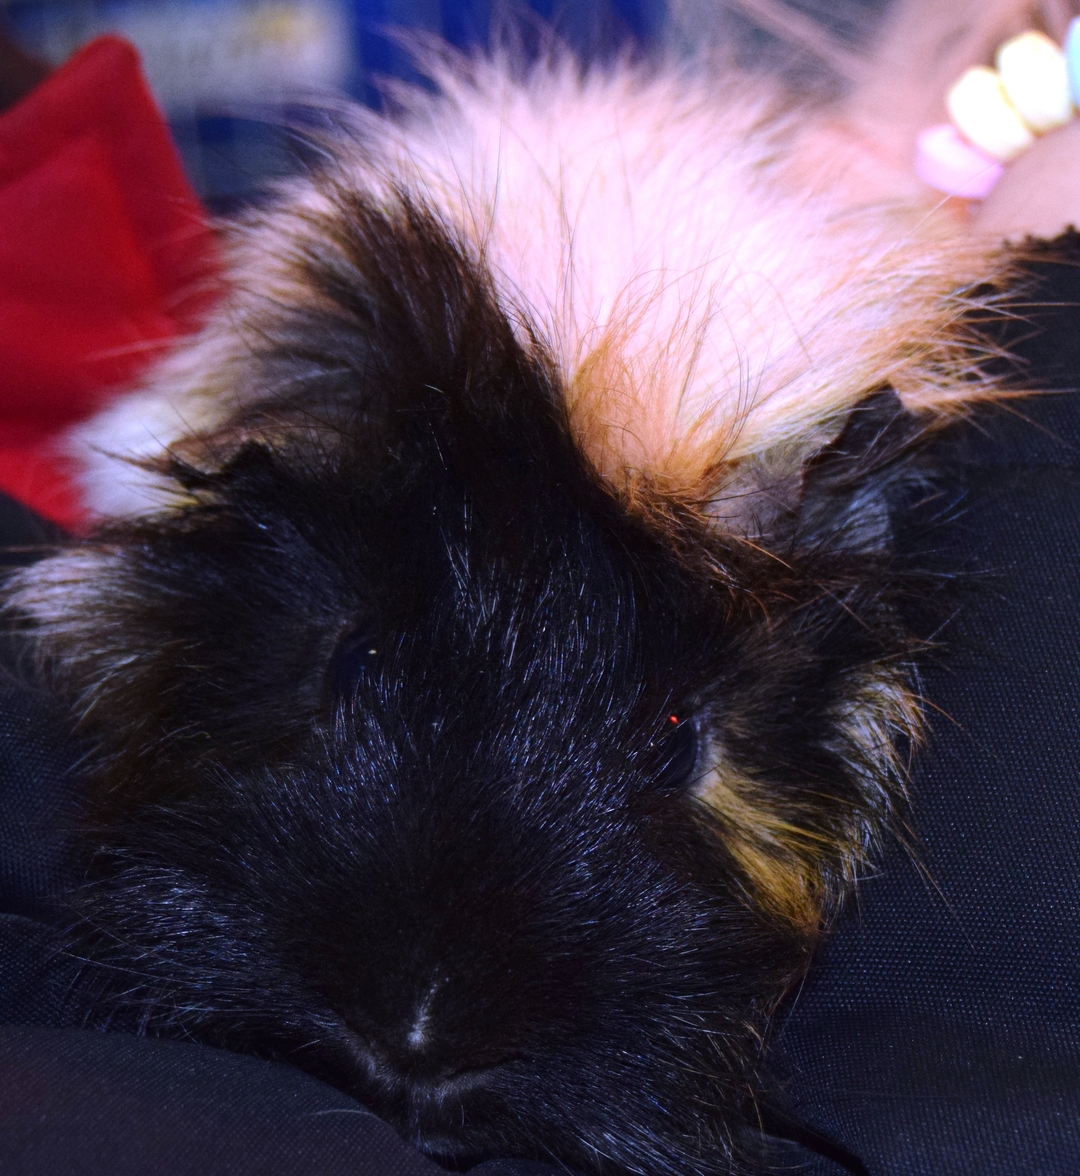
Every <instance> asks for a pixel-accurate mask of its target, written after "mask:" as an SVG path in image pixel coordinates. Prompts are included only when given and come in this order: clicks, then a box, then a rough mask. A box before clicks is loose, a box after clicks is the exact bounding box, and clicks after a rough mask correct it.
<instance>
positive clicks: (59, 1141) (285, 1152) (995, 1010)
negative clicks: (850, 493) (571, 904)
mask: <svg viewBox="0 0 1080 1176" xmlns="http://www.w3.org/2000/svg"><path fill="white" fill-rule="evenodd" d="M1058 250H1059V252H1058V254H1057V256H1058V258H1059V260H1058V261H1057V262H1051V261H1050V260H1047V261H1046V262H1045V263H1044V264H1042V265H1041V266H1040V267H1038V269H1037V272H1038V274H1039V275H1040V279H1041V282H1042V285H1041V287H1040V288H1039V289H1038V290H1032V291H1031V295H1030V297H1031V300H1032V301H1041V302H1044V303H1047V304H1058V305H1056V306H1053V307H1049V308H1047V309H1043V310H1041V311H1039V314H1038V321H1039V325H1040V328H1041V330H1040V331H1039V332H1033V331H1032V330H1030V329H1029V328H1028V327H1027V326H1026V325H1024V324H1020V323H1017V324H1015V325H1014V326H1013V327H1012V328H1011V330H1012V332H1013V334H1012V342H1013V343H1014V345H1015V346H1016V347H1017V349H1018V350H1019V351H1020V352H1021V354H1022V355H1023V356H1025V357H1026V358H1027V359H1028V360H1029V361H1030V363H1031V365H1032V366H1031V374H1032V378H1035V377H1036V376H1037V378H1038V380H1039V382H1040V383H1041V384H1042V385H1044V386H1053V387H1057V388H1059V389H1067V388H1069V387H1070V386H1071V385H1072V382H1073V379H1074V376H1073V373H1075V372H1077V371H1080V331H1078V330H1077V329H1076V328H1077V326H1080V319H1078V318H1077V316H1076V314H1075V312H1074V311H1073V309H1072V308H1071V306H1070V305H1069V304H1070V303H1071V302H1077V301H1080V264H1078V263H1080V248H1077V245H1076V242H1075V241H1072V242H1065V243H1063V244H1062V245H1059V247H1058ZM935 455H936V461H937V464H938V465H939V467H940V469H941V470H942V476H941V478H940V488H941V495H940V498H941V502H942V503H943V504H944V521H940V520H939V522H938V524H937V525H936V526H935V527H934V529H933V531H932V534H931V537H930V538H931V542H932V544H933V546H934V548H935V550H936V551H937V553H938V557H939V562H941V563H943V564H947V565H949V566H952V567H954V568H957V569H963V570H966V571H974V572H977V573H978V574H977V575H976V576H974V577H972V581H971V585H970V587H969V589H968V590H967V591H966V592H965V595H964V599H963V603H962V606H961V607H960V609H959V613H958V616H957V617H956V619H955V620H954V621H953V623H952V624H951V625H950V626H949V627H948V630H947V633H948V652H947V654H942V655H941V656H940V657H939V658H938V659H937V661H936V664H934V665H932V666H931V667H929V669H928V671H927V673H926V675H925V681H924V684H923V692H924V693H925V695H926V696H927V697H928V698H929V699H930V700H931V701H932V703H933V705H934V707H935V708H939V709H937V710H936V718H935V721H934V724H933V727H934V729H933V734H932V738H931V741H930V746H929V748H928V749H926V750H925V751H924V752H923V753H922V754H921V756H920V758H919V760H918V761H917V768H916V773H915V779H914V783H913V811H912V826H913V829H914V832H915V836H914V839H913V840H914V843H915V846H916V853H915V857H916V859H917V861H918V865H916V864H914V861H913V859H912V857H911V856H909V855H908V854H906V853H905V852H904V851H903V850H902V849H899V848H896V849H894V850H893V851H891V852H890V853H889V854H888V855H887V857H886V859H885V861H884V863H883V864H882V866H881V869H880V870H879V872H878V873H877V875H876V876H875V877H873V878H869V879H867V880H866V881H865V883H864V884H863V887H862V889H861V891H860V897H859V901H858V902H857V903H856V904H852V906H851V908H850V909H849V911H848V912H847V914H846V915H845V917H844V918H843V920H842V921H841V924H840V926H839V927H838V928H837V930H836V932H835V934H834V935H833V936H832V938H831V940H830V942H829V943H828V944H827V945H826V948H825V950H824V951H823V953H822V958H821V960H820V962H819V965H818V966H817V967H816V969H815V970H814V972H813V973H812V974H811V976H810V978H809V979H808V980H807V982H806V984H805V985H804V986H803V988H802V990H801V992H800V993H799V994H798V997H797V999H795V1000H794V1001H793V1002H792V1005H791V1008H790V1009H789V1011H788V1014H787V1016H786V1019H785V1020H784V1021H783V1022H782V1023H781V1024H780V1025H779V1026H778V1028H777V1030H776V1032H775V1034H774V1040H773V1043H772V1045H773V1050H774V1070H775V1072H776V1075H777V1088H778V1095H777V1097H778V1100H781V1099H782V1100H785V1101H786V1105H787V1107H788V1109H789V1111H790V1112H791V1113H792V1114H793V1115H794V1116H795V1117H796V1118H798V1119H800V1120H801V1121H803V1122H805V1123H807V1124H809V1125H811V1126H812V1127H814V1128H816V1129H817V1130H818V1131H819V1132H821V1133H822V1134H823V1135H824V1136H827V1137H830V1138H832V1139H834V1140H836V1141H838V1142H839V1143H841V1144H842V1145H843V1146H844V1147H845V1148H848V1149H850V1150H851V1151H853V1152H855V1153H857V1154H858V1155H859V1156H861V1157H862V1159H863V1160H864V1161H865V1163H866V1165H867V1167H868V1169H869V1171H870V1172H871V1173H873V1174H874V1176H924V1174H925V1176H953V1174H956V1176H960V1174H961V1173H963V1174H964V1176H969V1174H970V1173H976V1172H977V1173H979V1174H980V1176H1028V1174H1030V1176H1035V1174H1038V1176H1073V1174H1074V1173H1075V1172H1076V1171H1078V1170H1080V928H1078V925H1077V922H1078V921H1077V913H1078V910H1080V868H1078V867H1080V821H1078V820H1077V810H1078V809H1080V804H1078V803H1077V799H1076V794H1077V780H1076V776H1077V771H1076V764H1077V762H1078V760H1080V722H1078V721H1077V701H1076V700H1077V696H1078V693H1080V629H1078V626H1077V625H1076V621H1075V618H1076V615H1077V613H1078V612H1080V582H1078V576H1077V568H1078V567H1080V399H1078V398H1076V397H1074V396H1070V395H1056V396H1048V397H1043V398H1038V399H1033V400H1030V401H1026V402H1023V403H1022V404H1019V405H1015V406H1014V407H1013V408H1011V409H1006V410H1000V409H999V410H995V411H987V412H984V413H981V414H980V415H979V417H978V419H977V421H976V422H974V423H973V424H971V425H968V426H965V427H962V428H960V429H958V430H956V431H955V433H954V434H953V435H952V436H948V437H943V438H942V439H941V441H940V442H938V443H937V444H936V447H935ZM4 510H5V511H7V512H8V513H6V514H2V515H0V522H2V524H3V526H4V535H5V539H6V540H8V541H10V542H13V543H15V544H17V545H27V544H33V543H35V542H40V541H41V539H42V536H41V535H40V534H39V533H37V532H35V531H34V529H33V528H34V524H33V523H32V520H28V519H26V518H25V517H24V516H21V515H20V514H19V512H18V511H17V510H16V509H9V508H7V507H5V508H4ZM938 514H939V515H940V514H941V511H938ZM918 517H920V516H915V517H914V519H913V520H909V523H908V528H907V531H906V532H905V531H904V529H903V526H902V528H901V534H902V535H903V536H904V542H906V543H907V544H909V545H917V544H921V545H925V544H926V542H927V536H926V535H925V534H923V533H921V532H920V530H919V525H918ZM27 528H28V529H27ZM10 656H11V650H10V648H9V650H8V657H9V659H10ZM78 757H79V748H78V746H77V745H76V744H74V743H72V742H71V741H69V740H68V739H67V738H66V737H65V736H64V734H63V724H62V721H61V719H60V716H59V715H58V714H57V713H56V712H55V711H54V710H53V709H52V707H51V705H50V703H49V702H48V700H47V699H46V698H45V697H43V696H42V695H40V694H38V693H36V692H34V691H33V690H30V689H28V688H26V687H25V686H21V685H18V684H16V683H15V681H14V680H13V679H6V680H3V681H0V1026H2V1027H0V1174H2V1176H9V1174H10V1176H30V1174H34V1176H37V1174H38V1173H42V1174H44V1173H48V1174H49V1176H64V1174H65V1173H72V1174H75V1173H78V1174H79V1176H105V1174H106V1173H108V1174H109V1176H113V1174H121V1173H124V1174H126V1173H132V1174H134V1173H155V1174H162V1176H174V1174H176V1176H179V1174H180V1173H189V1172H190V1173H196V1172H197V1173H200V1174H201V1176H215V1174H217V1173H221V1174H222V1176H224V1174H226V1173H228V1174H229V1176H243V1174H244V1173H248V1172H250V1173H252V1174H254V1173H259V1176H279V1174H280V1176H286V1174H289V1176H292V1174H297V1176H299V1174H301V1173H303V1174H317V1173H322V1172H327V1173H330V1172H334V1173H352V1172H356V1173H370V1174H372V1176H375V1174H376V1173H378V1174H379V1176H398V1174H402V1176H404V1174H411V1173H416V1174H417V1176H421V1174H422V1173H434V1172H437V1171H438V1169H436V1168H435V1167H434V1166H433V1165H431V1164H430V1163H429V1162H428V1161H426V1160H424V1159H423V1158H422V1157H420V1156H419V1155H417V1154H416V1153H415V1152H413V1151H411V1149H409V1148H408V1147H406V1146H405V1145H404V1144H403V1143H401V1142H400V1140H398V1139H397V1137H396V1136H395V1135H394V1134H393V1132H392V1131H390V1129H389V1128H387V1127H386V1126H385V1125H383V1124H382V1123H381V1122H379V1120H377V1119H376V1118H374V1117H373V1116H371V1115H369V1114H368V1113H366V1112H365V1111H364V1110H363V1108H361V1107H359V1106H358V1105H357V1104H356V1103H355V1102H353V1101H352V1100H350V1099H349V1098H347V1097H346V1096H344V1095H342V1094H340V1093H339V1092H337V1091H335V1090H333V1089H331V1088H330V1087H327V1086H324V1085H322V1084H321V1083H318V1082H316V1081H315V1080H313V1079H311V1078H308V1077H307V1076H305V1075H303V1074H302V1073H300V1072H299V1071H294V1070H292V1069H291V1068H289V1067H285V1066H279V1065H274V1064H271V1063H268V1062H262V1061H258V1060H255V1059H250V1058H242V1057H238V1056H234V1055H231V1054H226V1053H223V1052H221V1051H217V1050H212V1049H208V1048H206V1047H201V1046H196V1045H192V1044H189V1043H183V1042H167V1041H150V1040H144V1039H140V1038H136V1037H132V1036H129V1035H127V1034H124V1033H119V1032H114V1033H102V1032H98V1031H95V1030H93V1029H85V1028H79V1027H76V1023H75V1014H74V1013H73V1012H72V1011H71V1010H70V1009H68V1008H67V1007H66V1005H65V1001H64V994H65V991H66V987H67V982H68V979H69V976H70V972H69V970H68V969H69V968H70V965H69V964H67V963H66V962H65V961H64V960H63V958H62V957H59V956H57V955H56V954H55V952H54V938H53V936H54V934H55V932H54V931H53V930H52V927H53V926H55V925H56V924H57V923H61V922H62V920H63V908H62V904H61V903H60V902H59V901H58V900H59V896H60V895H61V893H62V890H63V887H64V885H65V884H66V882H67V881H68V880H69V879H68V872H67V871H68V866H67V861H66V858H65V854H64V840H65V827H66V825H67V824H68V822H69V821H70V819H71V812H72V798H73V796H74V795H75V792H76V790H77V786H78ZM800 1158H801V1159H804V1160H805V1161H806V1166H804V1167H802V1168H800V1169H798V1170H801V1171H803V1172H807V1173H812V1174H813V1176H836V1173H838V1172H840V1171H841V1169H840V1168H839V1167H837V1166H836V1165H835V1164H832V1163H830V1162H828V1161H826V1160H824V1159H813V1158H811V1157H809V1155H808V1153H799V1154H798V1155H797V1154H796V1152H795V1151H794V1150H792V1151H791V1153H790V1154H789V1155H788V1156H787V1162H786V1165H785V1167H786V1170H792V1168H793V1167H794V1166H796V1165H797V1164H798V1162H799V1159H800ZM544 1170H545V1169H544V1168H543V1167H542V1166H540V1165H530V1164H524V1163H510V1162H498V1163H491V1164H487V1165H483V1166H482V1167H481V1169H478V1170H477V1171H479V1172H482V1173H483V1174H484V1176H535V1174H536V1173H540V1172H542V1171H544Z"/></svg>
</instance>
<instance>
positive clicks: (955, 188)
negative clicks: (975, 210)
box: [915, 123, 1005, 200]
mask: <svg viewBox="0 0 1080 1176" xmlns="http://www.w3.org/2000/svg"><path fill="white" fill-rule="evenodd" d="M1004 170H1005V169H1004V168H1003V167H1002V166H1001V164H1000V163H998V162H997V160H995V159H991V158H990V156H989V155H984V154H983V153H982V152H981V151H980V150H979V149H978V148H977V147H972V145H971V144H970V143H968V142H967V141H966V140H964V139H962V138H961V137H960V133H959V131H957V129H956V128H955V127H954V126H952V125H951V124H950V123H941V124H940V125H938V126H936V127H928V128H927V129H926V130H925V131H923V133H922V134H921V135H920V136H919V143H918V148H917V150H916V153H915V171H916V173H917V175H918V177H919V179H920V180H922V181H923V183H924V184H929V185H930V187H931V188H936V189H937V190H938V191H939V192H946V193H948V195H950V196H963V197H964V198H965V199H967V200H985V199H986V197H987V196H989V195H990V191H991V189H992V188H993V186H994V185H995V184H996V183H997V182H998V180H1000V179H1001V176H1002V173H1003V172H1004Z"/></svg>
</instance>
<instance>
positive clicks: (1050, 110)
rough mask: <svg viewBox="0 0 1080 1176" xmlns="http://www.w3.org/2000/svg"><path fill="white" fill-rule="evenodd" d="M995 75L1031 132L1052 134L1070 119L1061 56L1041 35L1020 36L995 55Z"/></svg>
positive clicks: (1068, 100) (1068, 99)
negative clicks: (996, 72) (996, 74)
mask: <svg viewBox="0 0 1080 1176" xmlns="http://www.w3.org/2000/svg"><path fill="white" fill-rule="evenodd" d="M997 67H998V73H999V74H1000V75H1001V84H1002V85H1003V86H1004V87H1005V93H1006V94H1008V96H1009V99H1010V101H1011V102H1012V104H1013V106H1015V107H1016V109H1017V110H1018V111H1019V112H1020V117H1021V118H1022V119H1023V120H1024V122H1026V123H1027V125H1028V126H1029V127H1030V128H1031V129H1032V130H1033V131H1035V132H1037V133H1040V134H1041V133H1042V132H1044V131H1052V130H1053V129H1054V128H1055V127H1061V126H1064V125H1065V124H1066V123H1067V122H1069V121H1070V119H1071V118H1072V113H1073V104H1072V95H1071V94H1070V93H1069V73H1068V70H1067V69H1066V66H1065V54H1064V53H1062V51H1061V50H1060V49H1059V48H1058V47H1057V46H1056V45H1055V44H1054V42H1053V41H1051V40H1050V38H1049V37H1045V36H1043V34H1042V33H1021V35H1020V36H1019V37H1013V39H1012V40H1011V41H1006V42H1005V44H1004V45H1002V46H1001V48H1000V49H999V50H998V51H997Z"/></svg>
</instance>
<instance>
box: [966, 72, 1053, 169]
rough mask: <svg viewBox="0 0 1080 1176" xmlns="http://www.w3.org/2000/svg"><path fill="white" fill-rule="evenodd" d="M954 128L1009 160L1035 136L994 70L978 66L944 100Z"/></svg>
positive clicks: (1029, 144)
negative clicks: (954, 125) (1010, 99)
mask: <svg viewBox="0 0 1080 1176" xmlns="http://www.w3.org/2000/svg"><path fill="white" fill-rule="evenodd" d="M945 103H946V105H947V106H948V108H949V117H950V118H951V119H952V120H953V122H954V123H955V124H956V128H957V130H959V131H960V133H961V134H962V135H963V136H964V138H965V139H967V140H968V142H969V143H974V145H975V146H976V147H979V148H981V149H982V150H983V151H985V152H986V154H987V155H989V156H991V157H992V158H993V159H997V160H1000V161H1001V162H1002V163H1008V162H1009V160H1010V159H1015V158H1016V157H1017V156H1018V155H1019V154H1020V152H1021V151H1025V150H1027V148H1028V147H1030V146H1031V145H1032V143H1034V142H1035V136H1034V135H1033V134H1032V133H1031V131H1030V130H1028V127H1027V124H1026V123H1025V122H1024V120H1023V119H1022V118H1021V117H1020V115H1019V114H1018V113H1017V111H1016V107H1015V106H1013V104H1012V103H1011V102H1010V101H1009V96H1008V95H1007V94H1006V93H1005V87H1004V86H1003V85H1002V84H1001V76H1000V75H999V74H998V72H997V70H995V69H987V67H986V66H984V65H977V66H975V67H974V68H973V69H969V70H968V71H967V73H966V74H964V76H963V77H962V78H961V79H960V80H959V81H958V82H957V83H956V85H955V86H953V88H952V89H951V90H950V91H949V93H948V96H947V97H946V99H945Z"/></svg>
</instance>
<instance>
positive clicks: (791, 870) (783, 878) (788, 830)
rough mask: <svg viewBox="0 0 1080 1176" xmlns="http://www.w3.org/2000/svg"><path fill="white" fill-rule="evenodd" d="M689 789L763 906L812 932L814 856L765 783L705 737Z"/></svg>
mask: <svg viewBox="0 0 1080 1176" xmlns="http://www.w3.org/2000/svg"><path fill="white" fill-rule="evenodd" d="M694 795H695V796H696V797H697V798H698V799H699V800H700V801H701V802H702V803H703V804H704V805H705V806H706V807H707V808H708V809H709V810H710V811H711V812H712V813H713V815H714V816H715V817H716V818H717V835H718V836H719V837H721V838H722V839H723V841H724V844H725V846H726V848H727V850H728V852H729V853H730V854H731V856H732V857H733V858H734V859H735V862H736V864H737V865H738V867H739V868H740V870H741V871H742V873H743V875H744V878H745V881H746V883H747V884H748V886H749V888H750V889H751V890H752V891H753V893H754V896H755V898H756V899H757V901H758V902H760V904H761V906H762V908H763V909H764V910H766V911H769V912H770V913H771V914H773V915H774V916H777V917H779V918H781V919H782V920H783V921H784V922H785V923H788V924H790V925H791V926H792V927H794V928H796V929H797V930H799V931H801V932H804V933H806V934H814V933H815V932H816V930H817V928H818V927H819V926H820V923H821V911H820V909H819V905H818V901H817V899H816V898H815V893H816V892H817V890H818V886H817V877H816V872H815V870H814V866H813V861H812V859H811V858H810V857H809V856H808V852H807V844H806V840H805V839H804V838H801V837H799V836H798V830H797V829H796V828H794V826H793V825H792V824H791V823H790V820H788V819H785V814H784V813H783V812H781V811H779V808H778V806H777V803H776V799H775V797H774V796H772V795H771V794H770V792H769V789H768V788H767V786H763V785H762V784H761V783H760V782H758V781H756V780H752V779H750V778H749V777H748V776H746V775H745V774H743V773H741V772H739V770H738V769H737V768H736V767H735V765H734V764H732V763H731V762H730V761H729V760H727V759H726V757H725V756H724V755H723V752H722V751H721V750H720V749H719V747H718V746H717V745H716V743H715V741H713V740H710V741H709V744H708V746H707V748H706V750H705V752H704V753H703V755H702V770H701V772H700V775H699V776H698V780H697V783H696V785H695V787H694Z"/></svg>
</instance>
